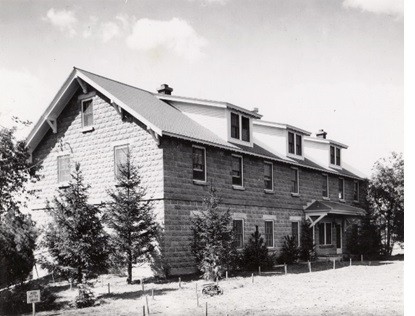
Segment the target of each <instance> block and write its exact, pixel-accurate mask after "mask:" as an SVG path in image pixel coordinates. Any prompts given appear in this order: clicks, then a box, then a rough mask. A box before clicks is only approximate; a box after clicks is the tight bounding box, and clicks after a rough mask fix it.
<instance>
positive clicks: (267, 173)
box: [264, 161, 274, 191]
mask: <svg viewBox="0 0 415 316" xmlns="http://www.w3.org/2000/svg"><path fill="white" fill-rule="evenodd" d="M264 186H265V189H266V190H270V191H272V190H273V189H274V181H273V165H272V162H267V161H265V162H264Z"/></svg>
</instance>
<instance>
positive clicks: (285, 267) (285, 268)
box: [284, 263, 287, 275]
mask: <svg viewBox="0 0 415 316" xmlns="http://www.w3.org/2000/svg"><path fill="white" fill-rule="evenodd" d="M284 272H285V274H286V275H287V264H286V263H284Z"/></svg>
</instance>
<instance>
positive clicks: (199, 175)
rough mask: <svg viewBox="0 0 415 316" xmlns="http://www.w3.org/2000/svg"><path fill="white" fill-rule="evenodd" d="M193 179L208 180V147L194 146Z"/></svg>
mask: <svg viewBox="0 0 415 316" xmlns="http://www.w3.org/2000/svg"><path fill="white" fill-rule="evenodd" d="M193 180H197V181H206V149H205V148H203V147H199V146H193Z"/></svg>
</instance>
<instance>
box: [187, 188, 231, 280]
mask: <svg viewBox="0 0 415 316" xmlns="http://www.w3.org/2000/svg"><path fill="white" fill-rule="evenodd" d="M220 204H221V199H220V198H219V197H218V196H217V194H216V190H215V189H214V188H213V186H211V187H210V190H209V193H208V196H207V197H205V198H204V199H203V204H202V209H201V210H199V214H198V215H196V216H195V217H194V218H193V219H192V228H191V230H192V233H193V239H192V242H191V249H192V253H193V255H194V256H195V260H196V263H197V266H198V268H199V270H200V271H201V272H202V273H203V277H204V279H205V280H212V281H213V280H215V279H216V278H217V277H221V276H222V274H223V272H224V271H225V270H227V269H231V268H232V265H233V263H234V260H235V258H236V257H237V252H236V245H235V242H234V234H233V229H232V217H231V214H230V211H229V210H225V211H222V210H221V209H220Z"/></svg>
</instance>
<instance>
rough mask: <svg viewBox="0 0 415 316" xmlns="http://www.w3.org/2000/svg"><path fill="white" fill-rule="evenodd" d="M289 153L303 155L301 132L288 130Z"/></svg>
mask: <svg viewBox="0 0 415 316" xmlns="http://www.w3.org/2000/svg"><path fill="white" fill-rule="evenodd" d="M288 153H289V154H293V155H297V156H302V155H303V144H302V136H301V135H300V134H296V133H293V132H288Z"/></svg>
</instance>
